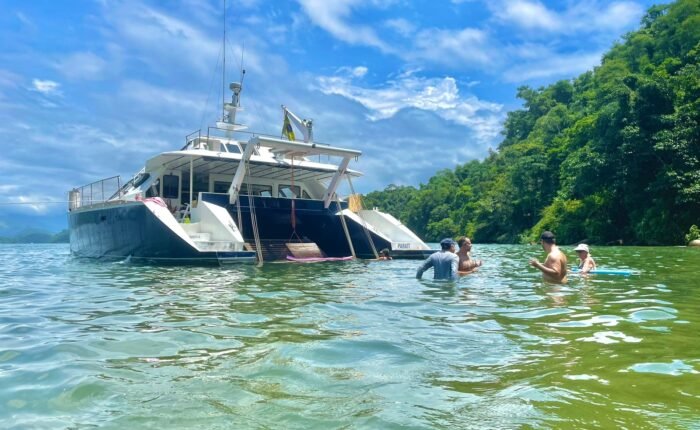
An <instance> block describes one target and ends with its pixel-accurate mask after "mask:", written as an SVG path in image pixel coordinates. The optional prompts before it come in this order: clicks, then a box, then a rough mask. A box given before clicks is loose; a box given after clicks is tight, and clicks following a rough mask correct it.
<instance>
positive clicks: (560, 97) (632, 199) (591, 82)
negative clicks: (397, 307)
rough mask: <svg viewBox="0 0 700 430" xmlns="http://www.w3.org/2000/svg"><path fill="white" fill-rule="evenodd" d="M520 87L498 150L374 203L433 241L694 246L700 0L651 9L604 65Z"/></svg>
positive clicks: (699, 150) (698, 199) (699, 200)
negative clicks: (545, 234)
mask: <svg viewBox="0 0 700 430" xmlns="http://www.w3.org/2000/svg"><path fill="white" fill-rule="evenodd" d="M517 95H518V97H519V98H520V99H522V100H523V108H522V109H519V110H515V111H513V112H509V113H508V115H507V119H506V121H505V125H504V130H503V140H502V141H501V143H500V144H499V146H498V149H497V151H493V150H491V151H490V152H489V155H488V156H487V157H486V158H485V159H484V160H481V161H479V160H474V161H470V162H468V163H466V164H463V165H460V166H457V167H456V168H455V169H454V170H449V169H445V170H442V171H439V172H437V173H436V174H435V176H433V177H432V178H430V179H429V181H428V183H427V184H421V185H420V186H419V187H418V188H415V187H412V186H397V185H389V186H388V187H387V188H385V189H384V190H383V191H375V192H371V193H369V194H367V195H366V196H364V200H365V207H368V208H371V207H378V208H379V209H381V210H383V211H386V212H389V213H392V214H393V215H394V216H396V217H397V218H398V219H400V220H401V221H402V222H403V223H405V224H406V225H407V226H408V227H409V228H410V229H412V230H413V231H415V232H416V233H417V234H418V235H419V236H420V237H422V238H424V239H425V240H426V241H435V240H439V239H440V238H442V237H448V236H452V237H457V236H460V235H467V236H469V237H471V238H473V240H474V241H475V242H482V243H485V242H488V243H530V242H534V241H537V237H538V236H539V234H540V233H541V232H542V231H544V230H550V231H554V232H555V233H556V235H557V239H558V242H559V243H563V244H565V243H577V242H582V241H586V242H588V243H592V244H602V245H605V244H624V245H680V244H683V245H684V244H686V243H687V241H686V236H688V235H689V234H690V233H692V229H691V226H693V225H694V224H699V223H700V0H678V1H676V2H674V3H672V4H669V5H661V6H653V7H651V8H650V9H649V10H648V11H647V13H646V15H645V16H644V17H643V19H642V21H641V24H640V28H639V29H638V30H636V31H633V32H630V33H628V34H626V35H625V36H623V37H622V39H621V41H620V42H619V43H617V44H615V45H614V46H613V47H612V48H611V49H610V50H609V51H608V52H607V53H606V54H604V55H603V58H602V62H601V65H600V66H598V67H596V68H595V69H594V70H592V71H588V72H585V73H583V74H581V75H580V76H578V77H576V78H574V79H572V80H561V81H559V82H556V83H554V84H551V85H549V86H546V87H541V88H538V89H533V88H530V87H527V86H523V87H520V88H519V89H518V94H517ZM468 144H469V142H465V145H468ZM696 229H697V227H696ZM689 231H690V233H689Z"/></svg>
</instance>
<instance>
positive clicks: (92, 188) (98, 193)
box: [69, 176, 133, 209]
mask: <svg viewBox="0 0 700 430" xmlns="http://www.w3.org/2000/svg"><path fill="white" fill-rule="evenodd" d="M115 180H116V191H114V190H115V187H114V182H115ZM132 181H133V179H132ZM127 184H128V182H127ZM105 185H107V190H106V192H105ZM122 190H123V187H122V184H121V176H110V177H109V178H104V179H100V180H99V181H95V182H90V183H89V184H87V185H83V186H81V187H76V188H73V190H71V193H77V196H76V199H75V201H73V200H72V199H71V198H69V201H71V208H73V209H77V208H79V207H81V206H86V205H87V206H89V205H92V204H95V203H104V202H106V201H108V200H112V199H114V198H115V197H121V193H122ZM106 193H109V196H110V197H106V196H107V194H106Z"/></svg>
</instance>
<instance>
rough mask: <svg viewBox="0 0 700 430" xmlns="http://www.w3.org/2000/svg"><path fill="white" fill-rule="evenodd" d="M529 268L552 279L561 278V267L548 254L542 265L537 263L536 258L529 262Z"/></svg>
mask: <svg viewBox="0 0 700 430" xmlns="http://www.w3.org/2000/svg"><path fill="white" fill-rule="evenodd" d="M530 266H532V267H534V268H536V269H538V270H539V271H540V272H542V273H546V274H548V275H550V276H552V277H554V278H561V277H562V275H561V273H560V272H559V270H558V269H559V267H561V264H558V261H557V259H556V258H554V257H552V254H551V253H550V254H549V255H547V259H546V260H545V261H544V264H542V263H540V262H539V261H537V259H536V258H533V259H531V260H530Z"/></svg>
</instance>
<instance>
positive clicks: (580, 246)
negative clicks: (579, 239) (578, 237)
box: [574, 243, 590, 253]
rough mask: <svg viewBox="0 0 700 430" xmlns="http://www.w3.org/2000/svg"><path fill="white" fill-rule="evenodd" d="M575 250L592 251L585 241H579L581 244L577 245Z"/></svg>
mask: <svg viewBox="0 0 700 430" xmlns="http://www.w3.org/2000/svg"><path fill="white" fill-rule="evenodd" d="M574 251H577V252H578V251H584V252H588V253H590V252H589V251H588V245H586V244H585V243H579V244H578V245H577V246H576V248H574Z"/></svg>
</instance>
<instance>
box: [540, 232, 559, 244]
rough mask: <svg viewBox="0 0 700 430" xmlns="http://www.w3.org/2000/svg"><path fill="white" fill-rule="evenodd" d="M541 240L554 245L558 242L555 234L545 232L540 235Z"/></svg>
mask: <svg viewBox="0 0 700 430" xmlns="http://www.w3.org/2000/svg"><path fill="white" fill-rule="evenodd" d="M540 239H542V241H543V242H546V243H554V242H556V238H555V237H554V233H552V232H551V231H545V232H544V233H542V234H541V235H540Z"/></svg>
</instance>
